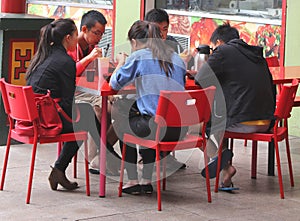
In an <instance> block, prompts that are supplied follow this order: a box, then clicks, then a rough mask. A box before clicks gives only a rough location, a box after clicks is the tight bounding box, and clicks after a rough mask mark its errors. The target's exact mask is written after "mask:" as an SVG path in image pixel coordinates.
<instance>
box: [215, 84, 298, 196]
mask: <svg viewBox="0 0 300 221" xmlns="http://www.w3.org/2000/svg"><path fill="white" fill-rule="evenodd" d="M297 88H298V80H296V79H295V80H293V82H292V84H289V85H283V86H282V90H281V93H280V96H279V100H278V103H277V107H276V110H275V113H274V116H275V118H276V121H275V125H274V127H273V129H272V130H271V131H270V132H269V133H235V132H228V131H225V134H224V138H233V139H248V140H252V166H251V178H254V179H255V178H256V164H257V142H258V141H265V142H271V141H274V148H275V155H276V161H277V172H278V181H279V187H280V197H281V198H282V199H283V198H284V192H283V183H282V175H281V163H280V156H279V146H278V142H279V141H283V140H285V143H286V153H287V159H288V166H289V173H290V183H291V186H294V178H293V171H292V161H291V156H290V147H289V138H288V135H289V133H288V120H287V119H288V118H289V117H290V116H291V114H290V113H291V111H292V108H293V103H294V98H295V95H296V91H297ZM282 122H283V123H282ZM221 150H222V145H221V146H220V147H219V153H218V170H217V171H219V170H220V165H221V157H222V154H221V153H222V151H221ZM219 176H220V174H219V173H217V177H216V185H215V192H218V187H219Z"/></svg>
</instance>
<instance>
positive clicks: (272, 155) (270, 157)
mask: <svg viewBox="0 0 300 221" xmlns="http://www.w3.org/2000/svg"><path fill="white" fill-rule="evenodd" d="M274 163H275V152H274V141H272V142H270V143H269V154H268V176H275V174H274Z"/></svg>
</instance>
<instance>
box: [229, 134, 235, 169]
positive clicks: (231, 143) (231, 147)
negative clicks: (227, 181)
mask: <svg viewBox="0 0 300 221" xmlns="http://www.w3.org/2000/svg"><path fill="white" fill-rule="evenodd" d="M233 143H234V139H233V138H231V139H230V148H229V149H230V150H231V152H232V153H233ZM230 165H232V159H231V160H230Z"/></svg>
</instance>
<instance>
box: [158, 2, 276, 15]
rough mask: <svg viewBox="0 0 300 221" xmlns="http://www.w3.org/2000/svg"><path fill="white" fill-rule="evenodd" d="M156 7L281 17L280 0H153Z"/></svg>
mask: <svg viewBox="0 0 300 221" xmlns="http://www.w3.org/2000/svg"><path fill="white" fill-rule="evenodd" d="M155 4H156V5H155V6H156V8H165V9H169V10H181V11H203V12H210V13H215V14H233V15H241V16H253V17H262V18H271V19H272V18H275V19H276V18H281V5H282V0H163V1H162V0H155Z"/></svg>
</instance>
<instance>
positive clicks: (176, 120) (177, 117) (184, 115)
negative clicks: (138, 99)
mask: <svg viewBox="0 0 300 221" xmlns="http://www.w3.org/2000/svg"><path fill="white" fill-rule="evenodd" d="M214 95H215V87H214V86H211V87H208V88H205V89H201V90H186V91H176V92H174V91H161V92H160V97H159V101H158V106H157V111H156V116H155V122H156V123H157V124H158V125H159V126H161V127H165V126H168V127H183V126H189V125H194V124H198V123H199V122H208V121H209V119H210V115H211V106H212V101H213V98H214Z"/></svg>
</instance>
